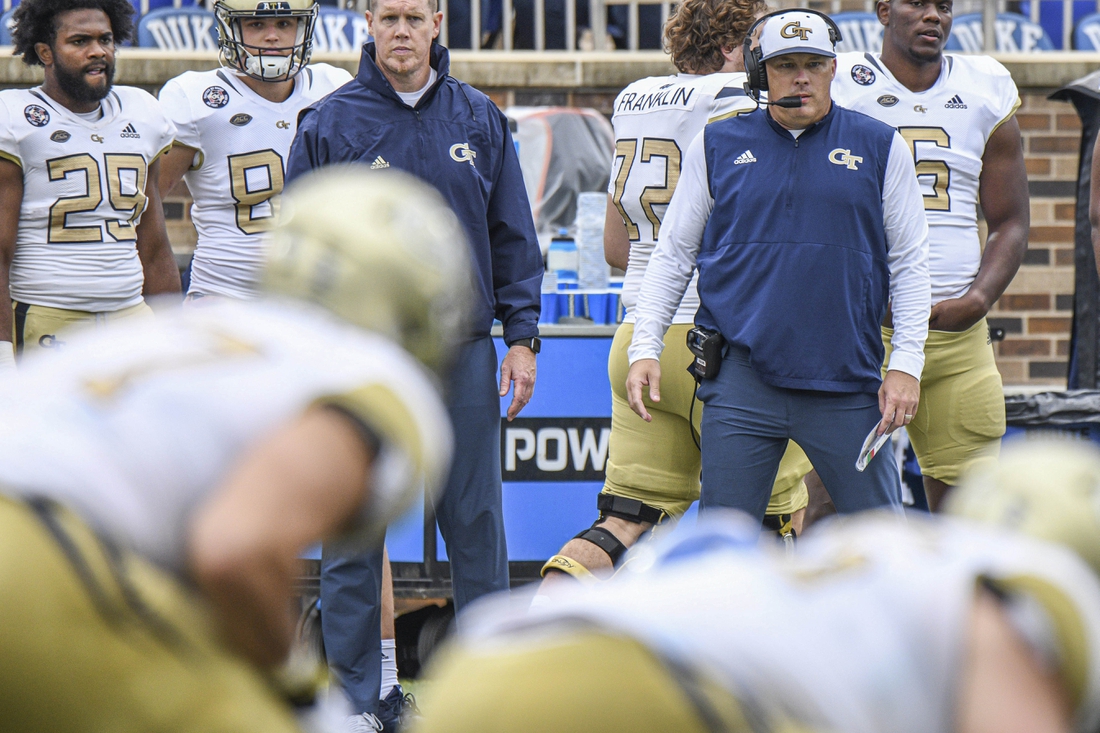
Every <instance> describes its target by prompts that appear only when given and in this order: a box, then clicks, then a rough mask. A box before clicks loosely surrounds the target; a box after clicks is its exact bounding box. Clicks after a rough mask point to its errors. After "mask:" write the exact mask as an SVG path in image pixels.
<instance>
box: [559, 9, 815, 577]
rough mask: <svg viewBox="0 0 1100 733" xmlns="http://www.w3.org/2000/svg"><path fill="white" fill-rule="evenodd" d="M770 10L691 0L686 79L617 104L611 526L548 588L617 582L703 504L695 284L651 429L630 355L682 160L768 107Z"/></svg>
mask: <svg viewBox="0 0 1100 733" xmlns="http://www.w3.org/2000/svg"><path fill="white" fill-rule="evenodd" d="M764 10H765V4H764V3H763V2H762V1H761V0H722V1H721V2H718V3H714V2H708V1H707V0H685V2H682V3H680V4H679V5H678V6H677V9H676V12H675V14H674V15H673V16H672V17H671V18H669V22H668V26H667V28H666V29H665V39H666V42H667V46H668V48H669V51H670V53H671V54H672V61H673V63H674V64H675V65H676V68H677V69H678V70H679V73H677V74H673V75H671V76H653V77H649V78H646V79H641V80H639V81H636V82H634V83H633V84H631V85H630V86H628V87H626V89H624V90H623V91H622V92H620V93H619V96H618V97H617V98H616V100H615V114H614V116H613V117H612V118H611V122H612V125H613V126H614V128H615V138H616V139H615V159H614V161H613V164H612V171H611V182H610V185H609V187H608V200H607V216H606V223H605V228H604V232H605V233H604V252H605V255H606V258H607V261H608V263H609V264H611V265H613V266H615V267H618V268H620V269H623V270H626V278H625V280H624V282H623V293H622V303H623V305H624V306H625V308H626V311H627V313H626V317H625V318H624V319H623V324H622V325H621V326H620V327H619V329H618V330H617V331H616V332H615V339H614V342H613V343H612V346H611V354H610V357H609V359H608V376H609V377H610V379H611V394H612V417H611V442H610V449H609V450H610V453H609V454H608V460H607V480H606V481H605V483H604V488H603V491H602V492H601V494H600V496H599V500H598V503H597V505H598V508H599V510H600V517H599V519H597V520H596V522H595V523H594V524H593V525H592V527H591V528H589V529H586V530H584V531H583V532H581V533H580V534H578V535H577V536H576V537H575V538H573V539H572V540H570V541H569V542H568V543H567V544H566V545H565V546H564V547H563V548H562V550H561V552H560V553H559V554H557V555H555V556H554V557H552V558H551V559H550V560H549V561H548V562H547V563H546V565H545V566H544V567H543V571H542V572H543V575H544V576H545V577H546V581H544V582H545V584H546V586H547V587H548V588H549V587H550V586H551V584H553V583H555V582H557V581H558V580H559V579H561V578H564V577H565V576H566V575H571V576H573V577H577V578H581V579H588V578H591V577H592V576H593V574H596V575H597V576H605V575H607V574H608V573H610V571H611V569H612V567H613V565H614V564H615V563H616V562H617V561H618V559H619V558H620V557H621V556H622V555H623V553H624V552H626V550H627V548H629V547H630V546H632V545H633V544H634V543H636V542H637V541H638V540H639V539H640V538H641V536H642V535H643V534H644V533H645V532H647V531H649V530H650V529H651V528H652V527H653V526H654V525H655V524H656V523H658V522H660V521H662V520H663V519H665V518H668V517H672V518H677V517H679V516H681V515H682V514H683V513H684V512H685V511H687V509H688V507H689V506H691V504H692V502H694V501H695V500H697V499H698V498H699V448H698V434H699V421H700V418H701V415H702V407H703V405H702V403H701V402H698V401H697V400H696V399H695V389H694V388H695V381H694V379H693V378H692V377H691V375H689V374H688V373H687V372H686V371H685V370H686V368H687V366H688V365H689V364H690V363H691V361H692V355H691V352H690V351H689V350H688V348H687V346H686V337H687V333H688V331H689V330H690V329H691V327H692V324H693V322H694V320H695V311H696V310H697V309H698V307H699V296H698V294H697V293H696V291H695V280H692V283H691V285H690V286H689V287H688V291H687V294H686V295H685V296H684V299H683V302H682V303H681V304H680V307H679V309H678V311H677V313H676V316H675V318H674V319H673V324H674V325H673V326H672V327H671V328H670V329H669V331H668V333H667V334H666V336H665V344H666V348H665V351H664V355H663V356H662V357H661V366H662V370H663V371H664V373H666V374H668V375H669V379H668V380H666V381H665V382H664V383H663V384H662V386H663V390H662V394H661V401H660V402H659V403H650V402H649V401H648V400H647V401H646V405H647V406H648V407H649V409H650V414H651V415H652V417H653V419H652V421H651V422H648V423H647V422H645V421H644V420H642V419H641V418H640V417H638V416H637V415H635V414H634V412H633V411H632V410H631V409H630V406H629V405H628V404H627V401H626V392H625V387H624V385H625V383H626V375H627V371H628V370H629V364H628V363H627V355H626V350H627V347H628V346H629V345H630V340H631V338H632V336H633V333H634V314H633V310H634V304H635V302H636V301H637V299H638V291H639V289H640V288H641V283H642V277H643V275H645V270H646V266H647V265H648V264H649V258H650V256H651V255H652V254H653V249H654V247H655V246H656V242H657V233H658V232H659V231H660V228H661V218H662V217H663V215H664V211H665V208H666V207H667V206H668V202H669V201H670V200H671V199H672V192H673V190H674V189H675V188H676V183H677V181H678V180H679V177H680V157H681V154H682V153H683V151H685V150H687V146H688V145H689V144H690V143H691V141H692V140H693V139H695V136H696V135H698V134H699V131H700V130H702V129H703V127H704V126H705V125H706V124H707V123H708V122H713V121H715V120H721V119H725V118H727V117H730V116H732V115H736V114H739V113H741V112H747V111H750V110H753V109H755V108H756V105H755V103H754V102H753V101H752V100H750V99H749V98H748V96H746V94H745V90H744V88H743V87H744V84H745V74H744V73H743V71H742V68H743V64H744V62H743V60H742V58H741V53H740V46H741V42H742V41H743V39H744V36H745V32H746V31H747V30H748V28H749V26H751V25H752V23H753V21H755V20H756V18H757V17H758V16H759V15H760V14H761V13H762V12H763V11H764ZM809 470H810V463H809V460H808V459H807V458H806V455H805V454H804V453H803V452H802V449H801V448H799V447H798V446H797V445H795V444H794V443H791V444H790V445H789V446H788V449H787V453H786V455H785V456H784V457H783V462H782V464H781V465H780V468H779V474H778V476H777V478H776V483H775V487H774V490H773V494H772V500H771V502H770V503H769V506H768V516H767V517H766V518H765V525H766V526H769V527H772V528H773V529H775V530H777V531H778V532H780V534H781V535H784V534H788V533H791V532H792V531H801V514H802V513H803V510H804V509H805V506H806V502H807V493H806V488H805V486H804V485H803V483H802V477H803V476H804V475H805V474H806V473H807V472H808V471H809Z"/></svg>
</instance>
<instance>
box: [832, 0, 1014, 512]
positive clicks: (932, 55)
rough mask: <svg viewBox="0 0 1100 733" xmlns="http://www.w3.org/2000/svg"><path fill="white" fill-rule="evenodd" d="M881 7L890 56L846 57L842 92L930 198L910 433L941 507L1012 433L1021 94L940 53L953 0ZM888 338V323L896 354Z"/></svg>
mask: <svg viewBox="0 0 1100 733" xmlns="http://www.w3.org/2000/svg"><path fill="white" fill-rule="evenodd" d="M876 8H877V12H878V18H879V21H880V22H881V23H882V24H883V25H884V26H885V30H884V32H883V38H882V53H881V54H873V53H867V54H859V53H848V54H840V55H839V56H838V57H837V73H836V79H835V81H834V82H833V99H835V100H836V102H837V103H838V104H840V105H841V106H844V107H848V108H850V109H855V110H858V111H860V112H863V113H865V114H868V115H870V116H872V117H875V118H876V119H879V120H882V121H883V122H886V123H887V124H889V125H893V126H894V127H896V128H897V129H898V132H900V133H901V135H902V137H904V138H905V140H906V141H907V142H908V143H909V147H910V149H911V150H912V152H913V158H914V161H915V162H916V167H917V178H918V179H919V180H920V183H921V188H922V191H923V193H924V208H925V214H926V215H927V217H928V241H929V255H928V271H929V274H930V276H931V278H932V315H931V318H930V320H929V324H928V326H929V333H928V341H927V342H926V344H925V349H924V351H925V359H926V361H925V368H924V375H923V377H922V378H921V401H920V407H919V409H918V410H917V413H916V415H915V416H914V418H913V421H912V422H911V423H910V424H909V425H908V426H907V429H908V432H909V437H910V439H911V440H912V442H913V448H914V450H915V451H916V454H917V458H918V460H919V461H920V467H921V471H922V473H923V474H924V487H925V491H926V493H927V495H928V504H929V507H930V508H931V509H932V510H933V511H934V510H935V509H936V508H937V507H938V506H939V503H940V500H941V498H942V497H943V495H944V493H945V492H946V491H947V490H948V489H949V488H950V487H951V486H952V485H954V484H955V483H957V482H958V479H959V476H960V475H961V474H962V473H963V472H964V471H966V470H967V469H968V468H969V467H971V466H973V465H975V464H978V463H981V462H983V461H985V462H988V461H990V460H992V459H993V458H995V457H996V455H997V452H998V450H999V448H1000V439H1001V436H1002V435H1003V434H1004V430H1005V411H1004V395H1003V392H1002V387H1001V377H1000V373H999V372H998V371H997V365H996V363H995V362H994V357H993V347H992V344H991V343H990V338H989V328H988V326H987V323H986V321H985V315H986V313H988V311H989V309H990V308H991V307H992V306H993V304H994V303H995V302H996V301H997V299H998V298H1000V297H1001V294H1002V293H1003V292H1004V290H1005V288H1006V287H1008V284H1009V282H1011V281H1012V278H1013V276H1015V274H1016V270H1017V269H1019V267H1020V263H1021V262H1022V261H1023V256H1024V251H1025V250H1026V249H1027V236H1028V228H1029V225H1030V211H1029V202H1028V189H1027V171H1026V169H1025V167H1024V155H1023V146H1022V143H1021V140H1020V128H1019V125H1018V124H1017V122H1016V118H1015V112H1016V108H1017V107H1019V106H1020V97H1019V94H1018V92H1017V90H1016V85H1015V84H1014V83H1013V81H1012V77H1011V76H1009V73H1008V71H1007V70H1006V69H1005V68H1004V67H1003V66H1002V65H1001V64H1000V63H998V62H997V61H994V60H993V59H991V58H989V57H988V56H971V55H965V54H959V55H947V54H944V53H943V48H944V44H946V43H947V37H948V35H949V34H950V33H951V21H952V2H951V0H879V2H878V5H877V6H876ZM979 205H980V206H981V210H982V215H983V217H984V219H985V221H986V223H987V225H988V237H987V239H986V244H985V251H984V252H983V251H982V248H981V243H980V241H979V233H978V219H977V207H978V206H979ZM884 326H889V323H887V324H884ZM891 335H892V331H891V330H890V329H889V328H885V327H884V329H883V340H884V341H885V343H886V355H887V358H889V355H890V337H891Z"/></svg>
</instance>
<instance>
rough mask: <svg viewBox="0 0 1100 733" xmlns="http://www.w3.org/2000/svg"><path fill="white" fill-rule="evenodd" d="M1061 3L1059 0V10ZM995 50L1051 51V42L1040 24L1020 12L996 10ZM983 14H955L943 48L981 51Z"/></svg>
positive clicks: (1052, 43) (968, 51)
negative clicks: (1000, 11)
mask: <svg viewBox="0 0 1100 733" xmlns="http://www.w3.org/2000/svg"><path fill="white" fill-rule="evenodd" d="M1061 7H1062V5H1061V3H1058V8H1059V12H1061ZM996 35H997V51H998V52H999V53H1020V52H1023V53H1036V52H1041V51H1054V50H1055V46H1054V42H1053V41H1052V40H1050V36H1049V35H1047V32H1046V31H1045V30H1044V29H1043V26H1041V25H1039V24H1037V23H1032V22H1031V20H1029V19H1028V17H1027V16H1026V15H1020V14H1019V13H997V34H996ZM982 39H983V35H982V14H981V13H971V14H969V15H960V16H959V17H957V18H955V23H954V24H953V25H952V26H951V36H950V37H948V39H947V46H946V50H948V51H962V52H964V53H982V49H983V43H982Z"/></svg>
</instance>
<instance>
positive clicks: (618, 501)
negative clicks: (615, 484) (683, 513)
mask: <svg viewBox="0 0 1100 733" xmlns="http://www.w3.org/2000/svg"><path fill="white" fill-rule="evenodd" d="M596 508H597V509H599V510H600V519H601V520H603V519H606V518H607V517H616V518H618V519H622V520H623V521H626V522H633V523H634V524H641V523H643V522H648V523H649V524H654V525H656V524H660V523H661V522H663V521H664V520H666V519H668V514H667V513H666V512H665V511H664V510H663V509H658V508H657V507H655V506H650V505H649V504H643V503H642V502H640V501H638V500H637V499H627V498H626V497H623V496H613V495H611V494H600V495H599V496H598V497H597V498H596Z"/></svg>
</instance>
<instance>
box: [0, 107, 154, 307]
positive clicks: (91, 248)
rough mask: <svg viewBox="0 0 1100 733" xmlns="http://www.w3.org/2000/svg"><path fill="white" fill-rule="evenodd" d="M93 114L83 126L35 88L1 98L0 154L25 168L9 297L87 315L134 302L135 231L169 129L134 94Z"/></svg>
mask: <svg viewBox="0 0 1100 733" xmlns="http://www.w3.org/2000/svg"><path fill="white" fill-rule="evenodd" d="M101 109H102V112H103V115H102V117H100V119H98V120H96V121H94V122H90V121H88V120H86V119H84V118H83V117H81V116H80V115H77V114H76V113H74V112H72V111H70V110H69V109H68V108H66V107H63V106H62V105H61V104H58V103H57V102H55V101H54V100H53V99H51V98H50V97H49V96H47V95H46V93H45V92H43V91H42V88H41V87H35V88H33V89H5V90H4V91H0V157H4V158H7V159H8V160H11V161H13V162H15V163H17V164H18V165H19V166H20V167H21V168H22V169H23V204H22V207H21V209H20V211H19V231H18V234H17V236H16V242H15V255H14V257H13V259H12V263H11V271H10V287H11V297H12V299H13V300H16V301H19V302H21V303H30V304H32V305H44V306H50V307H53V308H68V309H70V310H79V311H89V312H93V313H103V312H110V311H116V310H121V309H122V308H129V307H131V306H134V305H137V304H138V303H140V302H141V288H142V284H143V283H144V276H143V273H142V269H141V260H140V259H139V258H138V253H137V248H136V246H135V244H136V242H137V235H136V227H137V224H138V222H139V221H140V220H141V215H142V213H143V212H144V211H145V207H146V205H147V203H148V199H147V198H146V196H145V184H146V182H147V179H148V172H149V165H150V164H151V163H152V162H153V161H154V160H156V158H157V157H158V156H159V155H160V154H162V153H164V152H166V151H167V150H168V148H169V147H170V146H171V144H172V138H173V136H174V135H175V129H174V128H173V126H172V123H171V122H169V121H168V119H167V118H166V117H165V116H164V113H163V112H161V109H160V105H158V104H157V100H156V99H154V98H153V97H152V96H151V95H149V94H148V93H146V92H144V91H142V90H141V89H135V88H133V87H123V86H116V87H114V88H112V90H111V91H110V92H109V93H108V94H107V96H106V97H105V98H104V99H103V102H102V105H101Z"/></svg>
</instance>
